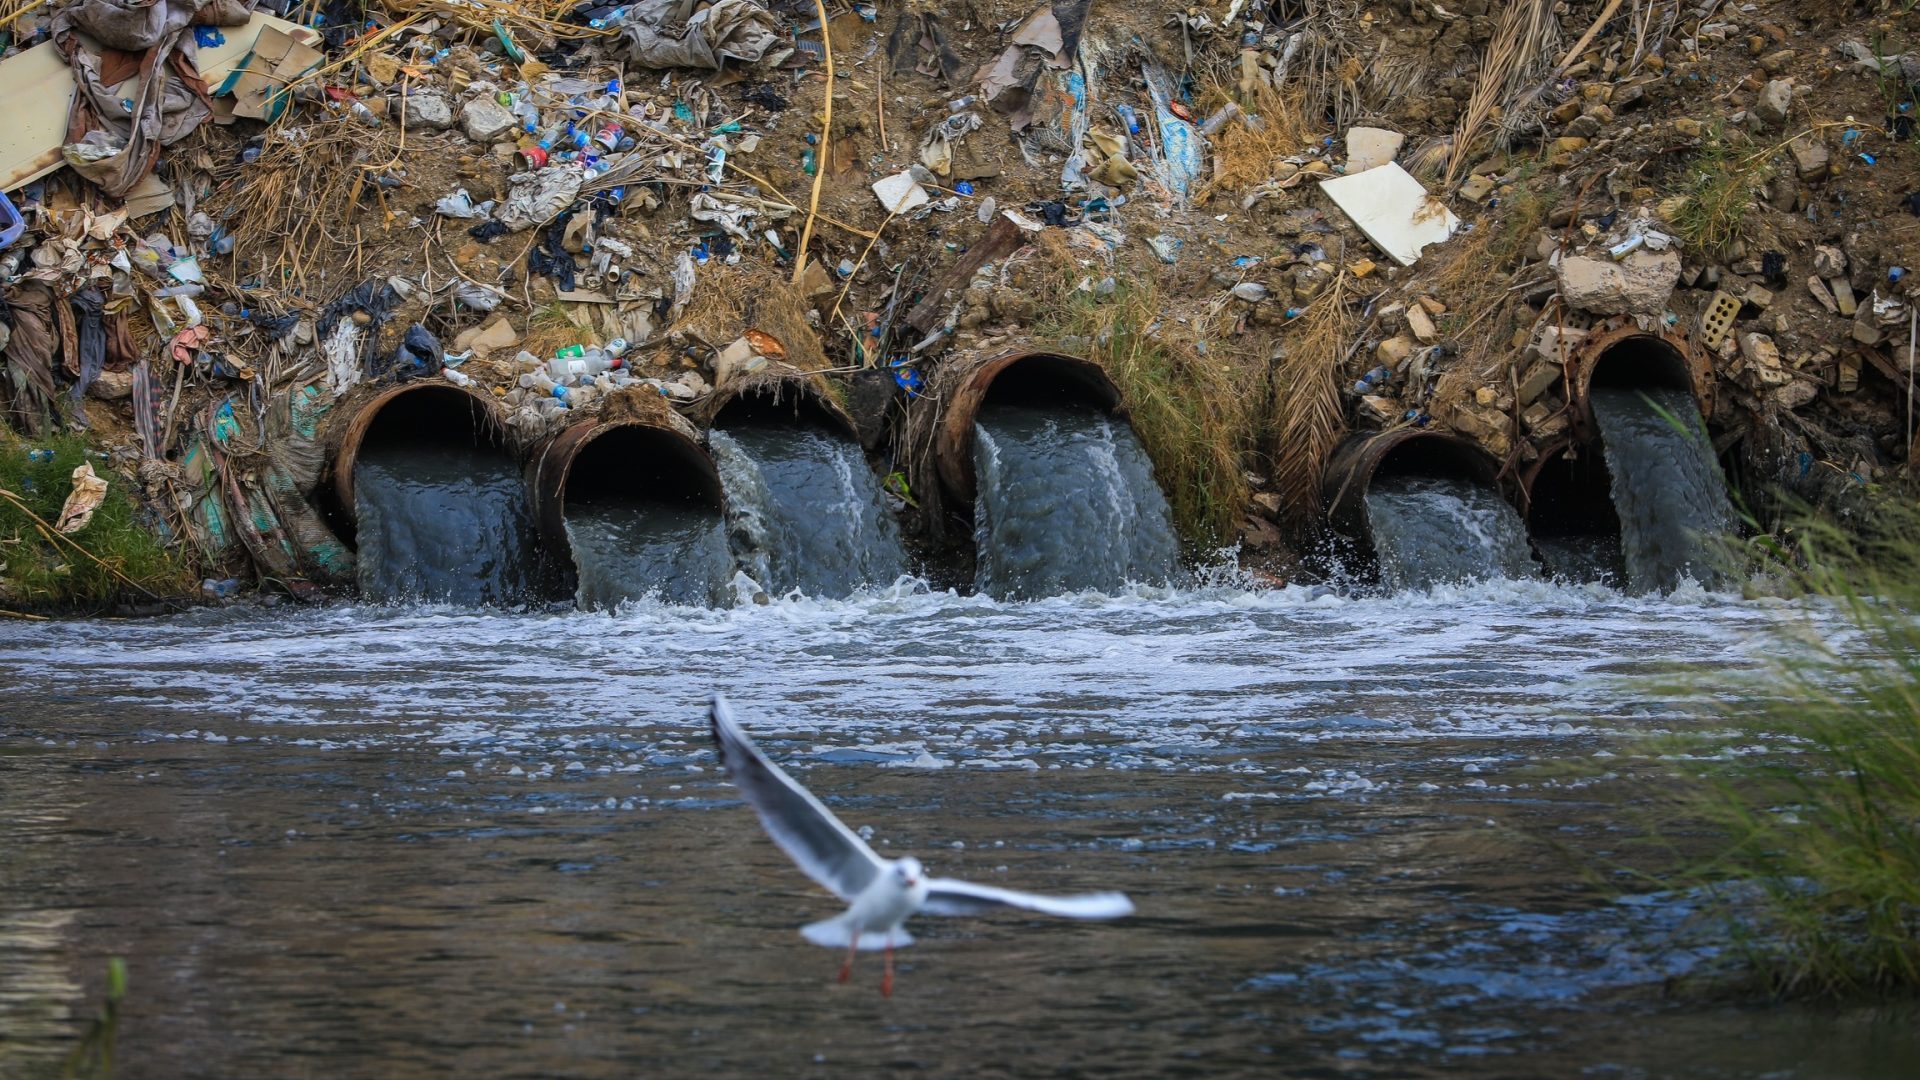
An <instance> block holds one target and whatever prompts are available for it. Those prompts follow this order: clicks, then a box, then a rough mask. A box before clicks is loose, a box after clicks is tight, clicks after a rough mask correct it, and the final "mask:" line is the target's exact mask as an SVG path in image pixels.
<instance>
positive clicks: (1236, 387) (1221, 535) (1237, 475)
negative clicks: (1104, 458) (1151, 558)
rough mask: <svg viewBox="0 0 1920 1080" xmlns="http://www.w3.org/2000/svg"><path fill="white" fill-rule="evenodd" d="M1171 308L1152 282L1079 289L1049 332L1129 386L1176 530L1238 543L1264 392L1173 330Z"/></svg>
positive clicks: (1191, 539) (1214, 542) (1132, 410)
mask: <svg viewBox="0 0 1920 1080" xmlns="http://www.w3.org/2000/svg"><path fill="white" fill-rule="evenodd" d="M1161 311H1162V308H1161V305H1160V300H1159V295H1158V293H1157V291H1156V290H1155V289H1154V288H1153V287H1152V286H1151V285H1123V286H1121V287H1120V288H1119V289H1117V290H1116V291H1114V292H1113V293H1112V294H1111V295H1109V296H1105V297H1095V296H1093V295H1092V294H1091V293H1088V292H1084V291H1082V292H1076V293H1074V294H1072V295H1071V296H1069V297H1068V298H1067V299H1066V300H1065V301H1064V302H1063V303H1062V304H1061V306H1060V307H1059V308H1057V309H1056V314H1055V315H1054V316H1053V317H1052V318H1051V319H1050V321H1049V323H1048V324H1047V325H1045V326H1043V327H1042V328H1041V332H1042V334H1043V335H1044V336H1046V337H1048V338H1051V339H1052V340H1055V341H1058V340H1060V339H1061V338H1066V337H1080V338H1085V339H1088V340H1089V341H1091V342H1092V346H1091V348H1090V349H1089V350H1088V358H1089V359H1091V360H1094V361H1096V362H1098V363H1099V364H1100V365H1101V366H1102V367H1104V368H1105V369H1106V371H1107V374H1108V375H1110V376H1111V377H1112V378H1113V381H1114V384H1115V385H1117V386H1118V387H1119V388H1120V393H1121V396H1122V398H1123V400H1124V403H1125V405H1126V408H1127V410H1128V412H1129V414H1130V415H1131V417H1132V420H1133V430H1134V432H1135V434H1137V435H1139V437H1140V443H1141V445H1142V446H1143V447H1145V448H1146V451H1147V456H1148V457H1150V458H1152V459H1153V467H1154V473H1155V476H1156V478H1157V479H1158V480H1159V481H1160V486H1161V487H1162V488H1163V489H1164V490H1165V491H1166V493H1167V502H1168V503H1169V504H1170V505H1171V508H1172V510H1173V521H1174V526H1175V527H1176V528H1177V529H1179V531H1180V533H1181V535H1182V536H1183V537H1185V538H1186V540H1187V542H1188V543H1189V544H1190V545H1193V546H1195V547H1199V548H1212V547H1218V546H1221V545H1224V544H1229V543H1232V542H1233V540H1234V539H1235V537H1236V536H1237V535H1238V530H1239V524H1240V518H1241V516H1242V515H1243V514H1244V513H1245V512H1246V506H1247V498H1248V487H1247V477H1246V471H1245V468H1244V466H1243V464H1242V461H1243V455H1244V454H1245V453H1246V452H1247V451H1248V450H1249V449H1250V448H1251V447H1252V445H1253V438H1254V431H1253V426H1254V423H1255V416H1254V410H1253V406H1254V404H1255V402H1257V401H1258V399H1259V391H1258V388H1254V387H1248V386H1244V385H1242V384H1241V382H1240V378H1239V377H1238V376H1236V374H1235V372H1234V369H1233V368H1232V367H1231V366H1230V365H1229V364H1228V363H1227V361H1226V360H1225V358H1223V357H1217V356H1211V355H1208V353H1207V352H1205V351H1203V350H1202V349H1201V348H1199V347H1197V346H1196V345H1194V344H1192V343H1188V342H1182V341H1178V340H1176V339H1174V338H1173V337H1172V336H1171V335H1170V334H1166V333H1163V332H1162V331H1163V329H1164V327H1162V326H1161V324H1160V323H1161Z"/></svg>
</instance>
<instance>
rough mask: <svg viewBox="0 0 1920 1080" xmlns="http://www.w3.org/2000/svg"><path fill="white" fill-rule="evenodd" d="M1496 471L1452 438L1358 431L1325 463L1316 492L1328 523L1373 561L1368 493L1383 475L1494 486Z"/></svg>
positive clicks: (1415, 431) (1410, 431)
mask: <svg viewBox="0 0 1920 1080" xmlns="http://www.w3.org/2000/svg"><path fill="white" fill-rule="evenodd" d="M1499 473H1500V466H1499V463H1498V462H1496V461H1495V460H1494V459H1493V457H1492V456H1491V455H1489V454H1488V453H1487V452H1486V451H1484V450H1482V449H1480V447H1479V446H1478V445H1476V444H1474V443H1472V442H1470V441H1468V440H1466V439H1463V438H1461V437H1459V436H1457V435H1451V434H1448V433H1446V432H1443V431H1430V430H1425V429H1422V428H1411V427H1408V428H1397V429H1394V430H1392V431H1372V432H1363V433H1361V434H1358V435H1354V436H1351V437H1349V438H1348V439H1347V440H1346V441H1345V442H1343V443H1341V444H1340V446H1339V448H1338V449H1336V450H1335V451H1334V452H1333V456H1332V457H1331V458H1329V459H1328V460H1327V469H1326V474H1325V478H1324V479H1323V480H1322V482H1321V492H1322V496H1323V498H1324V499H1325V502H1326V507H1327V521H1328V523H1329V524H1331V525H1332V526H1333V528H1334V530H1335V531H1336V532H1338V533H1339V534H1341V535H1342V536H1344V537H1346V538H1347V539H1349V540H1351V541H1353V542H1354V543H1355V544H1356V545H1357V546H1358V548H1359V550H1358V551H1357V552H1356V554H1358V555H1360V556H1361V557H1362V558H1363V559H1365V560H1367V561H1371V560H1372V559H1373V558H1374V551H1373V534H1372V530H1371V528H1370V526H1369V524H1368V521H1367V489H1368V488H1369V487H1371V486H1372V485H1373V482H1374V481H1375V480H1377V479H1381V478H1384V477H1388V476H1436V477H1466V478H1468V479H1470V480H1473V481H1474V482H1475V483H1479V484H1484V485H1486V486H1487V487H1489V488H1496V489H1497V488H1498V487H1499V479H1498V478H1499Z"/></svg>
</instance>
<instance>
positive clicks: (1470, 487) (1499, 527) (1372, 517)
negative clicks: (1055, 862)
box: [1367, 476, 1536, 592]
mask: <svg viewBox="0 0 1920 1080" xmlns="http://www.w3.org/2000/svg"><path fill="white" fill-rule="evenodd" d="M1367 524H1368V525H1369V526H1370V528H1371V530H1372V532H1373V546H1374V553H1375V555H1376V556H1377V557H1378V559H1379V562H1380V583H1381V584H1382V585H1385V586H1386V587H1387V588H1389V589H1391V590H1394V591H1396V592H1397V591H1400V590H1403V589H1429V588H1432V587H1433V586H1435V585H1441V584H1450V583H1458V582H1467V581H1490V580H1493V579H1495V578H1527V577H1534V576H1536V569H1535V567H1534V563H1533V556H1532V553H1531V552H1530V550H1529V549H1528V547H1527V530H1526V526H1525V525H1524V524H1523V523H1522V522H1521V521H1520V515H1519V514H1518V513H1515V512H1514V509H1513V507H1511V506H1509V505H1507V501H1506V500H1505V499H1502V498H1501V497H1500V493H1499V492H1497V491H1495V490H1493V489H1492V488H1490V487H1488V486H1487V485H1484V484H1477V483H1474V482H1473V481H1472V480H1470V479H1468V478H1467V477H1464V476H1383V477H1380V478H1378V479H1376V480H1375V481H1374V482H1373V483H1372V485H1371V486H1369V487H1368V489H1367Z"/></svg>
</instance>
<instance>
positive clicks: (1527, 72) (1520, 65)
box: [1443, 0, 1559, 188]
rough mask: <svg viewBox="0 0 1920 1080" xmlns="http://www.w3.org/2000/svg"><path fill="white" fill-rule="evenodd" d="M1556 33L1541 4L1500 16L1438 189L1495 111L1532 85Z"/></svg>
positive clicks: (1530, 1) (1528, 2)
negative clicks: (1536, 68)
mask: <svg viewBox="0 0 1920 1080" xmlns="http://www.w3.org/2000/svg"><path fill="white" fill-rule="evenodd" d="M1558 32H1559V30H1558V24H1556V23H1555V22H1554V19H1553V15H1552V13H1551V11H1550V10H1549V8H1548V4H1547V0H1519V2H1518V3H1515V4H1512V5H1511V6H1509V7H1508V8H1507V10H1506V12H1505V13H1504V14H1502V15H1501V16H1500V23H1499V26H1498V27H1496V28H1495V30H1494V32H1493V41H1492V42H1490V43H1489V44H1488V45H1487V52H1486V55H1485V57H1483V58H1482V60H1481V62H1480V78H1479V79H1478V80H1477V81H1476V82H1475V83H1474V86H1473V95H1472V96H1471V97H1469V98H1468V99H1467V108H1466V111H1465V112H1463V113H1462V114H1461V116H1460V123H1459V125H1458V126H1457V127H1455V128H1454V133H1453V146H1452V153H1451V155H1450V160H1449V161H1448V163H1447V173H1446V177H1445V181H1444V185H1443V186H1446V187H1449V188H1450V187H1452V186H1453V181H1454V178H1455V177H1456V176H1458V175H1459V173H1460V170H1461V168H1463V167H1464V166H1465V165H1466V163H1467V161H1468V159H1469V158H1470V157H1472V155H1473V152H1474V146H1475V144H1476V143H1478V142H1479V140H1480V137H1481V136H1482V134H1484V133H1485V130H1486V126H1487V122H1488V121H1489V120H1491V119H1492V118H1493V116H1494V112H1495V110H1496V109H1501V110H1502V111H1503V112H1505V111H1509V110H1510V109H1511V107H1512V106H1513V105H1514V103H1515V102H1516V101H1518V100H1519V99H1520V97H1521V96H1522V95H1523V94H1525V93H1526V92H1527V90H1528V88H1529V87H1530V86H1531V85H1532V84H1534V83H1535V82H1537V81H1538V79H1537V75H1536V74H1535V73H1534V70H1533V69H1534V68H1535V65H1536V64H1538V63H1539V61H1540V60H1541V59H1542V58H1543V57H1545V56H1548V55H1549V52H1548V48H1549V46H1550V44H1551V43H1552V41H1553V40H1554V38H1555V36H1556V35H1557V34H1558Z"/></svg>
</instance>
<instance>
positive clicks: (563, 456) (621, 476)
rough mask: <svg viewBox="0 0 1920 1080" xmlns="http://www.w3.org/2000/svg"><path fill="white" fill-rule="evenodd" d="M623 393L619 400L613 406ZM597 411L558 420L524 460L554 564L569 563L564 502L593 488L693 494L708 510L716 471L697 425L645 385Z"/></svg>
mask: <svg viewBox="0 0 1920 1080" xmlns="http://www.w3.org/2000/svg"><path fill="white" fill-rule="evenodd" d="M623 399H624V400H625V401H626V402H627V404H626V407H622V408H615V407H613V406H614V405H615V403H616V402H619V401H622V400H623ZM609 406H610V407H609V409H608V410H607V413H606V414H604V415H603V416H602V417H601V418H600V419H597V420H588V421H583V422H581V423H578V424H574V425H573V426H571V427H568V428H565V429H563V430H562V431H560V432H559V433H558V434H556V435H554V436H553V437H551V438H549V439H547V440H546V441H545V442H543V443H541V444H540V445H539V446H538V447H537V448H536V449H535V450H534V453H533V457H532V460H531V461H530V462H529V464H528V466H527V490H528V492H529V497H530V498H531V499H532V500H533V515H534V521H535V522H536V523H537V524H538V526H539V528H540V538H541V540H542V541H543V542H544V543H545V544H546V547H547V550H548V551H549V552H551V553H552V554H553V555H554V556H555V557H556V558H557V559H559V560H560V562H561V564H562V565H564V566H567V567H571V566H572V565H573V549H572V544H571V542H570V541H569V540H568V538H567V502H568V500H569V499H570V498H571V499H580V498H591V497H594V496H599V495H616V494H617V495H623V496H626V497H629V498H632V499H635V500H640V501H675V502H697V503H700V504H703V505H707V506H711V507H712V508H713V512H714V514H715V515H718V514H719V513H720V512H721V507H722V505H723V502H722V498H723V497H722V495H721V490H720V474H719V473H718V472H717V471H716V470H715V469H714V465H713V459H712V458H710V457H708V456H707V451H706V448H705V447H704V446H702V445H701V444H700V433H699V431H698V430H696V429H695V428H694V427H693V425H692V424H690V423H688V422H687V421H686V420H683V419H681V417H680V416H679V415H678V414H677V413H675V412H674V411H673V409H672V408H671V407H670V406H668V405H667V404H666V399H664V398H661V397H660V396H659V395H657V394H652V393H634V394H630V395H622V397H621V398H616V399H614V400H613V401H610V402H609Z"/></svg>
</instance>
